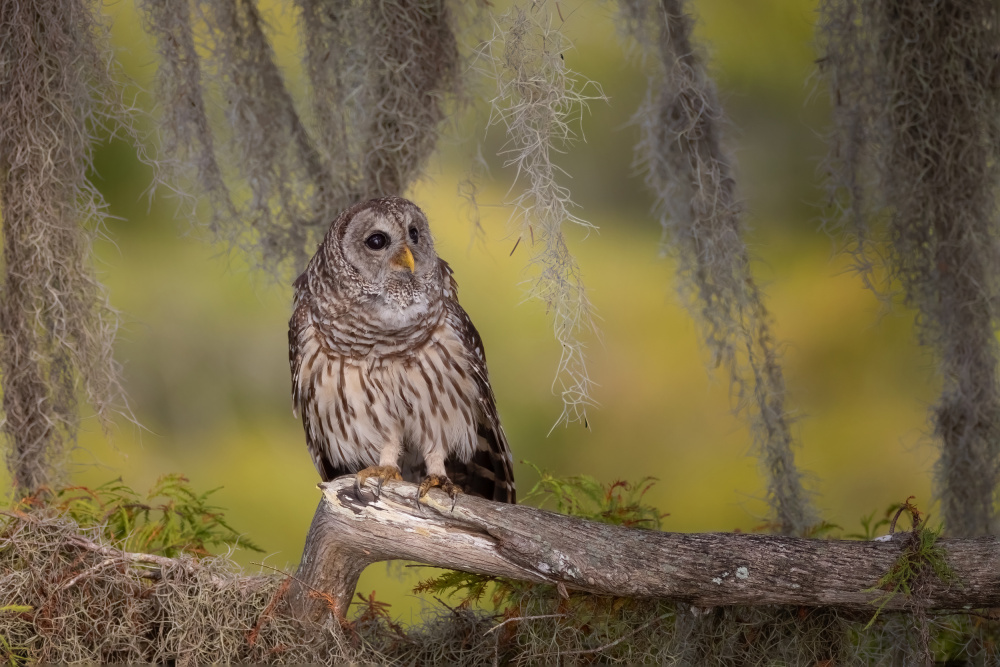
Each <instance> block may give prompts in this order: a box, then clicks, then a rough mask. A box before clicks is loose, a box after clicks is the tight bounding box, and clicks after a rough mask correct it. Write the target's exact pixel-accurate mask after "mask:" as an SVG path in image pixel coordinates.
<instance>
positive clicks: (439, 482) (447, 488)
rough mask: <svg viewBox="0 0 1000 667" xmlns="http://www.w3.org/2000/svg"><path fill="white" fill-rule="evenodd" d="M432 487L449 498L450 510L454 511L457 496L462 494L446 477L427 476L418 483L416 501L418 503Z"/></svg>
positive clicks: (459, 488)
mask: <svg viewBox="0 0 1000 667" xmlns="http://www.w3.org/2000/svg"><path fill="white" fill-rule="evenodd" d="M434 487H437V488H439V489H441V490H442V491H444V492H445V493H447V494H448V495H449V496H450V497H451V509H452V511H454V510H455V503H456V502H457V501H458V494H460V493H462V489H461V487H459V486H458V485H457V484H455V483H454V482H452V481H451V480H450V479H448V477H447V475H427V477H424V481H422V482H421V483H420V490H419V491H418V492H417V501H418V502H419V500H420V499H421V498H423V497H424V496H426V495H427V492H428V491H430V490H431V489H432V488H434Z"/></svg>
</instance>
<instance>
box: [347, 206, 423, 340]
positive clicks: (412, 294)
mask: <svg viewBox="0 0 1000 667" xmlns="http://www.w3.org/2000/svg"><path fill="white" fill-rule="evenodd" d="M369 204H370V207H368V208H361V210H359V211H357V212H356V213H355V214H354V216H353V217H352V218H351V219H350V220H348V221H346V224H345V225H344V227H343V229H342V234H341V238H340V241H341V242H340V249H341V252H342V254H343V256H344V259H345V260H347V263H348V264H349V265H350V266H351V268H352V269H354V271H356V273H357V277H358V278H359V279H360V280H359V283H358V284H357V292H356V293H357V295H358V298H360V299H361V300H362V301H364V302H365V303H368V304H370V305H372V306H374V307H375V308H376V309H377V310H378V312H380V313H381V314H382V318H383V320H385V321H386V323H387V324H388V323H390V322H391V323H392V324H393V325H396V324H399V325H402V324H404V321H407V320H410V319H415V318H418V317H419V316H421V314H422V313H424V312H426V310H427V309H428V307H429V304H430V302H431V300H432V299H434V298H436V296H437V294H436V293H437V292H440V290H441V285H440V282H441V280H440V278H439V273H440V271H439V267H438V259H437V255H436V254H435V252H434V246H433V242H432V240H431V235H430V230H429V229H428V226H427V219H426V218H425V217H424V215H423V213H422V212H421V211H420V209H419V208H417V207H416V206H415V205H413V204H411V203H410V202H407V201H405V200H400V199H395V200H389V201H386V200H374V201H372V202H370V203H369Z"/></svg>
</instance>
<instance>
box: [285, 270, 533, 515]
mask: <svg viewBox="0 0 1000 667" xmlns="http://www.w3.org/2000/svg"><path fill="white" fill-rule="evenodd" d="M445 266H446V265H445ZM448 274H449V275H448V279H447V282H446V287H445V293H446V294H447V296H449V297H451V298H447V299H445V300H444V301H443V307H442V308H441V309H440V311H439V312H440V315H439V316H438V318H437V321H436V322H429V323H427V324H426V325H425V326H423V327H421V328H417V329H415V330H413V331H404V332H401V334H402V335H399V332H396V335H393V336H387V335H385V333H384V332H380V331H379V330H378V328H377V326H376V323H374V322H367V321H365V318H364V317H363V314H358V315H357V316H356V317H353V318H345V317H339V318H335V319H331V318H330V313H329V310H328V309H325V308H323V309H317V308H316V305H317V304H316V300H315V299H314V298H313V295H312V294H311V293H310V290H309V289H308V286H307V285H305V284H300V283H299V281H297V282H296V303H295V310H294V312H293V314H292V318H291V320H290V322H289V332H288V335H289V363H290V366H291V371H292V397H293V405H294V408H295V411H296V412H297V413H298V414H299V415H300V416H301V418H302V423H303V426H304V427H305V432H306V440H307V444H308V447H309V450H310V453H311V454H312V457H313V461H314V463H315V464H316V467H317V469H318V470H319V472H320V475H321V476H322V477H323V478H324V479H327V480H328V479H332V478H334V477H337V476H339V475H343V474H349V473H353V472H357V471H358V470H360V469H362V468H365V467H368V466H372V465H376V464H377V463H378V461H379V454H380V451H381V449H382V448H383V446H385V445H387V444H389V443H401V445H402V448H403V456H402V462H401V466H400V467H401V469H402V473H403V476H404V478H406V479H409V480H410V481H419V478H420V477H421V476H422V475H423V474H424V472H425V471H424V470H423V459H422V455H424V454H427V453H428V452H430V451H431V449H432V448H434V447H441V448H443V450H444V454H445V457H446V459H445V467H446V469H447V472H448V475H449V477H450V478H451V479H452V481H454V482H455V483H456V484H458V485H459V486H460V487H462V488H463V489H464V490H465V491H466V492H467V493H471V494H474V495H479V496H483V497H486V498H491V499H494V500H499V501H505V502H514V501H515V488H514V479H513V472H512V461H511V455H510V450H509V447H508V445H507V440H506V437H505V436H504V433H503V429H502V428H501V426H500V420H499V417H498V415H497V411H496V404H495V399H494V397H493V391H492V389H491V387H490V384H489V377H488V374H487V370H486V359H485V355H484V353H483V346H482V341H481V339H480V337H479V334H478V332H477V331H476V329H475V327H474V326H473V325H472V322H471V321H470V320H469V317H468V315H467V314H466V313H465V311H464V310H463V309H462V308H461V306H459V304H458V302H457V301H455V300H454V294H455V290H454V282H453V280H452V279H451V277H450V271H448ZM449 288H450V289H449ZM331 323H332V324H331Z"/></svg>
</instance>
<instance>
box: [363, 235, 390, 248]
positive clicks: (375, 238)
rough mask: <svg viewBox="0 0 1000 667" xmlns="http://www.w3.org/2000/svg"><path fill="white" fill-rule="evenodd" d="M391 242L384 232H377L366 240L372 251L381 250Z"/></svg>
mask: <svg viewBox="0 0 1000 667" xmlns="http://www.w3.org/2000/svg"><path fill="white" fill-rule="evenodd" d="M388 242H389V239H388V237H386V235H385V234H383V233H382V232H375V233H374V234H372V235H371V236H369V237H368V238H366V239H365V245H366V246H368V247H369V248H371V249H372V250H381V249H382V248H384V247H385V245H386V244H387V243H388Z"/></svg>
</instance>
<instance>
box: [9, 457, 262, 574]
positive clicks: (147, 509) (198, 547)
mask: <svg viewBox="0 0 1000 667" xmlns="http://www.w3.org/2000/svg"><path fill="white" fill-rule="evenodd" d="M216 491H218V489H212V490H210V491H205V492H204V493H198V492H196V491H195V490H194V489H192V488H191V486H190V484H189V482H188V479H187V478H186V477H184V476H183V475H179V474H170V475H164V476H163V477H161V478H160V479H158V480H157V482H156V484H154V485H153V488H151V489H150V490H149V491H148V492H147V493H146V494H145V495H141V494H139V493H137V492H135V491H133V490H132V489H131V488H130V487H128V486H127V485H126V484H124V483H123V482H122V480H121V478H119V479H116V480H112V481H110V482H106V483H104V484H101V485H100V486H98V487H96V488H89V487H86V486H67V487H62V488H58V489H42V490H41V491H39V492H38V493H36V494H35V495H34V496H31V497H29V498H27V499H26V500H25V501H23V502H24V503H25V504H28V505H47V506H49V507H52V508H54V509H56V510H57V511H59V512H60V513H63V514H65V515H66V516H68V517H69V518H71V519H72V520H73V521H75V522H76V523H77V524H78V525H79V526H80V527H81V528H90V527H99V528H100V529H101V531H102V532H103V534H104V537H105V539H106V540H108V542H110V543H111V544H114V545H115V546H117V547H119V548H121V549H123V550H125V551H139V552H143V553H151V554H160V555H163V556H167V557H174V556H177V555H178V554H181V553H186V554H191V555H194V556H207V555H209V554H210V553H211V552H210V548H211V547H213V546H223V545H229V546H236V545H239V546H242V547H244V548H247V549H252V550H254V551H262V549H261V548H260V547H258V546H257V545H255V544H254V543H253V542H251V541H250V540H248V539H247V538H246V537H244V536H242V535H241V534H240V533H238V532H236V530H234V529H233V527H232V526H230V525H229V524H228V523H227V522H226V520H225V518H224V516H223V514H222V510H221V509H220V508H218V507H216V506H214V505H211V504H210V503H209V497H210V496H211V495H212V494H213V493H215V492H216Z"/></svg>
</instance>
